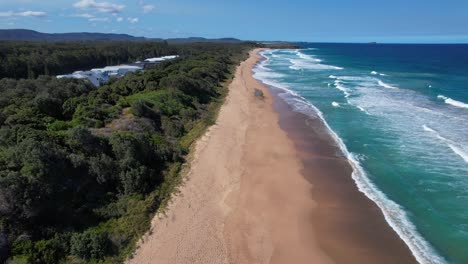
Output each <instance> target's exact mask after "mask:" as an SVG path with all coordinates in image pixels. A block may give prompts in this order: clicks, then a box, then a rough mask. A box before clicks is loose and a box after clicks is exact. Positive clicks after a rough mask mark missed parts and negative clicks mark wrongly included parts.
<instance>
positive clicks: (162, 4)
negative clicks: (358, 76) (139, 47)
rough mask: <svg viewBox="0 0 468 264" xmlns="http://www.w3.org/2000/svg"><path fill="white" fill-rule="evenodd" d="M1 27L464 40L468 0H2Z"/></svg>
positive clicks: (182, 34) (49, 30)
mask: <svg viewBox="0 0 468 264" xmlns="http://www.w3.org/2000/svg"><path fill="white" fill-rule="evenodd" d="M0 28H1V29H8V28H10V29H12V28H25V29H33V30H37V31H40V32H47V33H63V32H104V33H126V34H130V35H134V36H144V37H151V38H153V37H154V38H174V37H190V36H197V37H207V38H220V37H235V38H239V39H243V40H259V41H269V40H284V41H309V42H370V41H376V42H382V43H385V42H387V43H468V0H443V1H442V0H288V1H278V0H270V1H266V0H257V1H255V0H237V1H233V0H225V1H222V0H0Z"/></svg>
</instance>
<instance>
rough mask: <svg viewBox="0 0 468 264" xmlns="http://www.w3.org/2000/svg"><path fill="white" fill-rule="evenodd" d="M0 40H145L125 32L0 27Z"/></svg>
mask: <svg viewBox="0 0 468 264" xmlns="http://www.w3.org/2000/svg"><path fill="white" fill-rule="evenodd" d="M0 40H22V41H102V40H114V41H135V40H146V38H144V37H134V36H130V35H127V34H107V33H87V32H79V33H41V32H37V31H34V30H28V29H0Z"/></svg>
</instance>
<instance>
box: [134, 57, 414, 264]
mask: <svg viewBox="0 0 468 264" xmlns="http://www.w3.org/2000/svg"><path fill="white" fill-rule="evenodd" d="M260 59H261V58H260V56H259V55H258V50H256V51H254V52H251V56H250V58H249V59H248V60H247V61H245V62H243V63H242V64H241V65H240V66H239V67H238V69H237V71H236V75H235V78H234V80H233V82H232V84H231V85H230V86H229V89H230V90H229V95H228V97H227V98H226V102H225V104H224V105H223V107H222V108H221V111H220V114H219V117H218V119H217V122H216V124H215V125H214V126H213V127H212V128H210V129H209V131H208V132H207V133H206V135H205V136H204V137H203V138H201V139H200V140H199V141H198V142H197V145H196V148H195V151H194V158H193V161H192V162H191V169H190V172H189V173H188V175H187V177H186V181H185V183H184V184H183V186H181V188H180V193H179V194H178V195H177V196H176V197H174V199H173V201H172V203H171V204H170V206H169V208H168V212H167V216H164V217H161V216H157V217H155V218H154V219H153V222H152V232H151V233H149V234H148V235H146V236H145V237H144V238H143V242H142V243H141V244H140V247H139V249H138V250H137V251H136V254H135V257H134V258H133V259H131V260H129V261H128V263H414V262H415V260H414V258H413V257H412V255H411V253H410V252H409V249H408V248H407V247H406V245H405V244H404V243H403V241H401V240H400V239H399V238H398V236H397V235H396V233H395V232H394V231H393V230H392V229H391V228H390V227H389V226H388V225H387V223H386V222H385V220H384V218H383V215H382V213H381V212H380V210H379V209H378V208H377V206H375V205H374V204H373V203H372V202H371V201H370V200H368V199H367V198H366V197H365V196H364V195H363V194H362V193H360V192H359V191H358V190H357V187H356V186H355V184H354V182H353V181H352V179H351V167H350V165H349V164H348V162H347V160H346V159H344V158H343V157H341V156H340V154H339V150H338V149H337V147H336V146H334V144H333V141H332V140H331V138H330V137H329V136H328V134H327V133H326V131H325V130H324V127H323V125H322V124H321V123H320V122H318V120H311V119H309V118H307V117H306V116H304V115H301V114H298V113H295V112H292V111H291V109H290V108H289V106H288V105H286V104H285V103H283V102H282V101H281V100H278V98H277V97H276V96H275V93H274V92H273V93H271V91H270V89H268V88H267V87H265V86H264V85H262V84H261V83H259V82H258V81H257V80H255V79H254V78H253V77H252V68H253V67H254V65H255V64H256V63H257V62H258V61H259V60H260ZM254 88H258V89H261V90H262V91H263V92H264V94H265V97H264V98H259V97H256V96H254ZM306 121H307V122H306ZM306 124H308V125H306Z"/></svg>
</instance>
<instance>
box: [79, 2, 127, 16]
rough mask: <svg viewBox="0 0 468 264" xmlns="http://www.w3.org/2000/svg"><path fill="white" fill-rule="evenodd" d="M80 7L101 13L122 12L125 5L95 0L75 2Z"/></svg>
mask: <svg viewBox="0 0 468 264" xmlns="http://www.w3.org/2000/svg"><path fill="white" fill-rule="evenodd" d="M73 6H74V7H76V8H79V9H86V10H94V11H97V12H101V13H120V12H121V11H122V10H123V9H124V8H125V6H124V5H117V4H112V3H109V2H96V1H95V0H81V1H79V2H76V3H75V4H73Z"/></svg>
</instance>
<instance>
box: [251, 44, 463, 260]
mask: <svg viewBox="0 0 468 264" xmlns="http://www.w3.org/2000/svg"><path fill="white" fill-rule="evenodd" d="M300 45H301V46H303V47H304V49H295V50H266V51H263V52H262V55H263V56H264V57H265V60H263V61H262V62H261V63H259V64H258V65H257V66H256V67H255V69H254V77H255V78H257V79H259V80H260V81H262V82H264V83H265V84H267V85H269V86H270V87H271V88H272V89H277V90H279V91H281V93H280V97H281V98H282V99H283V100H284V101H285V102H287V103H288V104H290V105H291V107H292V108H293V109H294V110H295V111H298V112H301V113H304V114H307V115H309V116H311V117H314V118H320V119H322V120H323V122H324V124H325V125H326V126H327V127H328V129H329V132H330V133H331V134H332V136H333V137H334V138H335V141H336V144H337V145H338V146H339V147H340V148H341V150H342V152H343V154H344V155H346V156H347V157H348V159H349V160H350V163H351V164H352V166H353V170H354V172H353V175H352V177H353V179H354V181H355V183H356V186H357V188H359V190H360V191H362V192H363V193H364V194H365V195H366V196H367V197H369V198H370V199H371V200H373V201H374V202H375V203H376V204H377V206H378V207H379V208H380V209H381V210H382V212H383V214H384V216H385V219H386V220H387V222H388V223H389V224H390V226H391V227H392V228H393V229H394V230H395V231H396V232H397V234H398V235H399V236H400V237H401V238H402V239H403V240H404V242H405V243H406V244H407V245H408V247H409V248H410V249H411V251H412V253H413V255H414V256H415V257H416V259H417V260H418V261H419V262H420V263H468V45H416V44H411V45H410V44H312V43H310V44H303V43H302V44H300Z"/></svg>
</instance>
